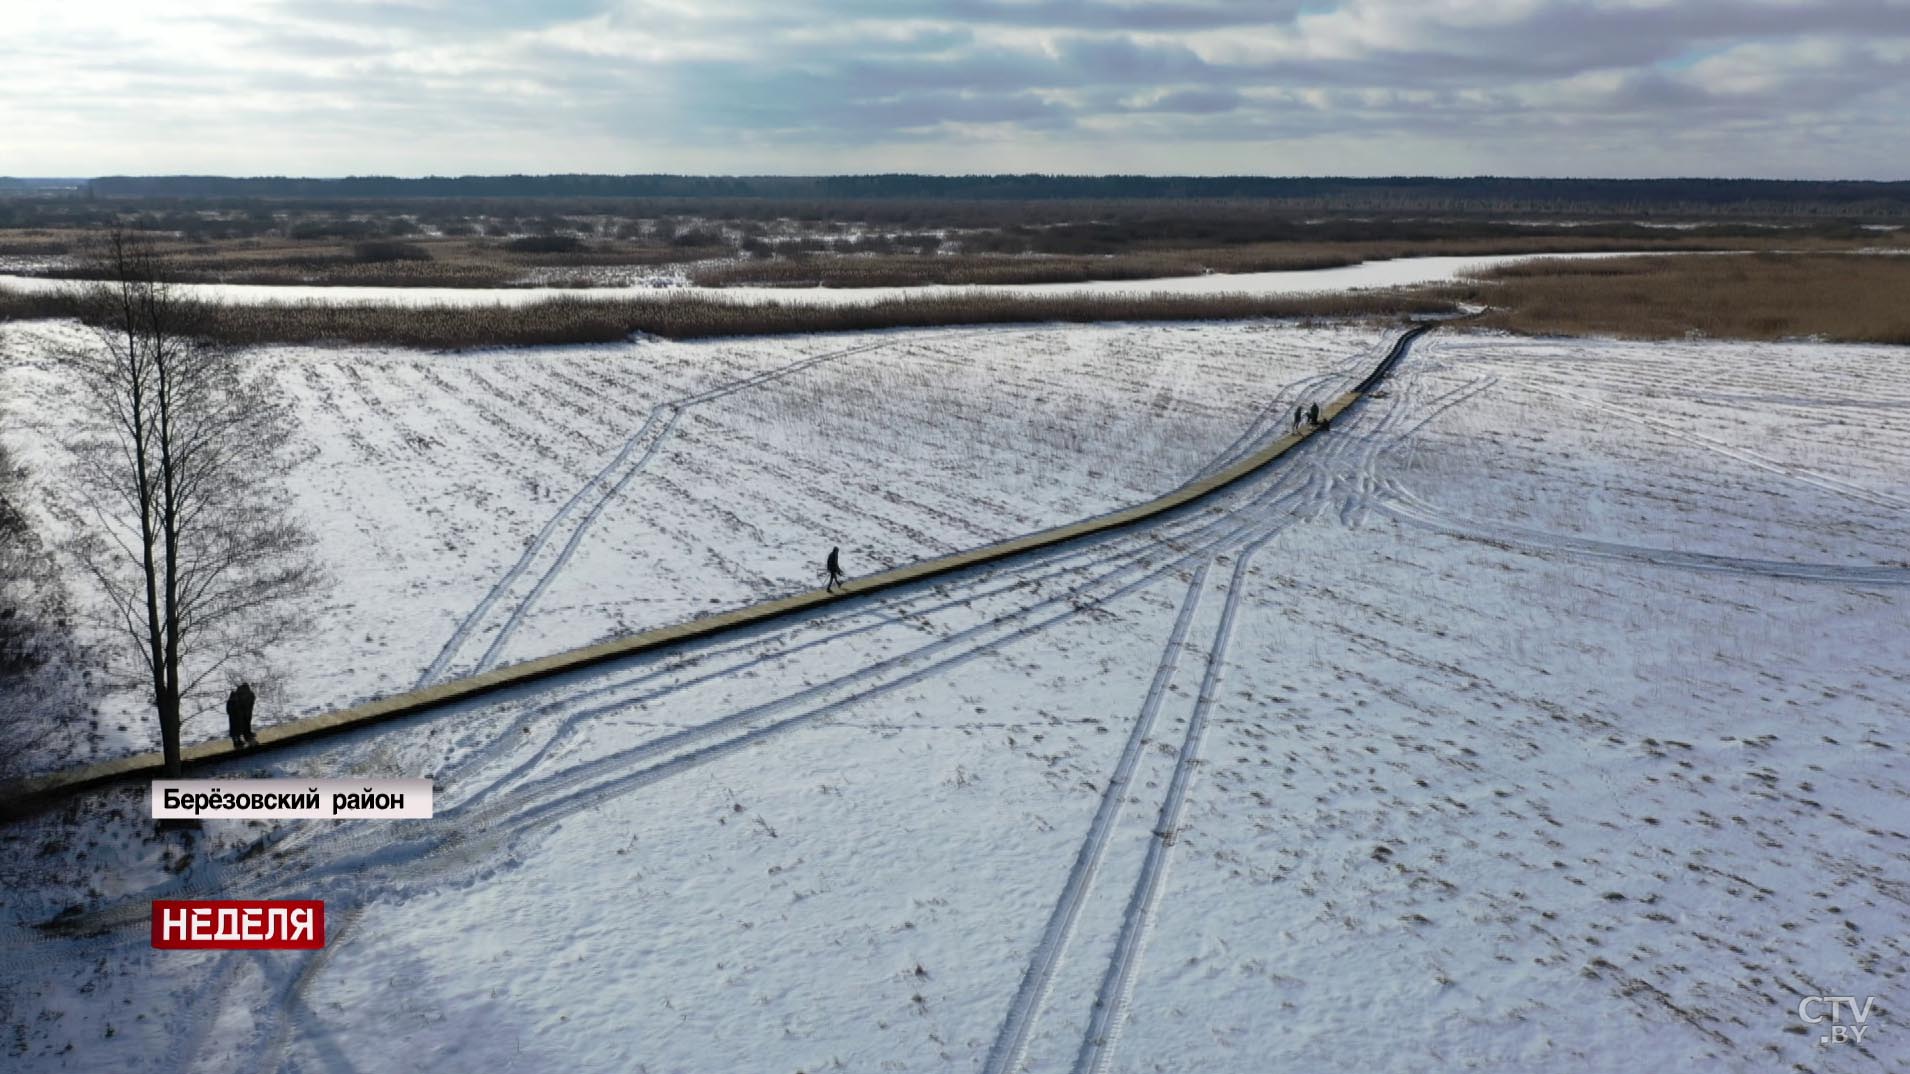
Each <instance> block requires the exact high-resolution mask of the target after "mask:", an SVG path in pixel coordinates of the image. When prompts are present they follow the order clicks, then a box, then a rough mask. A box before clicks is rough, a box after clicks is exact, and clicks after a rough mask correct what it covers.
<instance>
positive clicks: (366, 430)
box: [0, 322, 1385, 765]
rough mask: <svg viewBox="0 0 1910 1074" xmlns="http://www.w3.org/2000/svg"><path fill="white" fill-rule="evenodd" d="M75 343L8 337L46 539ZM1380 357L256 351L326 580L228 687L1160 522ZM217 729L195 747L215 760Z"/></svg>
mask: <svg viewBox="0 0 1910 1074" xmlns="http://www.w3.org/2000/svg"><path fill="white" fill-rule="evenodd" d="M87 339H88V337H87V335H86V334H85V333H84V332H83V331H81V330H79V329H77V328H74V327H71V326H58V327H55V326H50V325H32V326H13V327H11V328H5V329H0V388H4V390H5V391H6V393H7V394H8V396H10V397H12V398H15V399H17V400H18V405H17V407H16V409H17V410H18V411H19V413H20V415H21V417H22V418H24V419H27V420H26V421H25V422H24V423H23V424H24V428H21V429H18V430H16V431H14V433H13V434H12V436H11V438H10V443H11V444H12V445H13V447H14V448H15V450H16V452H17V453H18V455H19V457H20V458H21V459H22V461H23V462H27V463H29V464H31V466H32V468H33V470H34V472H35V475H36V479H37V481H36V483H37V489H38V492H39V495H38V497H36V498H37V500H38V504H39V507H40V513H39V517H38V519H37V521H38V523H39V525H40V527H41V528H42V531H43V532H46V533H48V534H57V533H58V532H60V527H61V526H62V524H63V523H64V520H65V518H66V517H68V516H70V515H71V514H73V513H74V512H77V511H80V509H81V508H82V506H83V505H81V504H79V503H78V502H76V501H75V500H74V499H73V491H72V489H71V488H70V487H68V485H67V483H66V482H64V481H63V480H61V474H62V472H63V465H64V462H63V460H64V452H63V448H62V447H61V445H63V444H65V443H66V442H68V441H69V440H70V439H71V437H70V434H69V433H68V431H67V430H68V424H67V423H68V422H69V421H70V420H71V419H72V417H73V416H74V415H73V414H72V412H71V410H70V408H69V407H67V406H64V405H62V400H63V399H65V398H66V397H67V394H68V392H69V391H70V388H69V387H68V386H67V384H66V382H65V380H64V377H63V374H62V373H61V372H60V370H59V366H58V363H57V359H56V354H57V351H58V348H59V347H61V346H66V345H83V344H85V343H86V342H87ZM1384 344H1385V335H1384V333H1383V332H1382V331H1381V330H1380V329H1378V328H1370V327H1365V328H1335V329H1317V330H1301V329H1298V328H1295V327H1293V326H1291V325H1281V324H1277V323H1273V322H1259V323H1243V324H1233V325H1173V324H1162V325H1142V326H1131V325H1130V326H1122V325H1114V326H1105V327H1095V328H1087V329H1080V328H1064V327H1004V328H979V329H945V330H935V331H914V332H886V333H883V332H878V333H866V334H858V335H849V336H818V337H785V338H776V339H757V340H746V341H716V342H696V343H670V342H665V341H656V340H648V341H642V342H632V343H624V344H615V345H607V346H582V347H561V348H542V349H531V350H497V351H489V352H474V353H465V354H458V355H441V354H428V353H421V352H408V351H395V350H385V351H367V350H360V349H350V348H345V349H327V348H303V347H281V348H270V349H265V350H261V351H258V352H256V354H255V358H256V360H257V361H258V362H260V363H261V364H263V365H264V366H265V367H267V368H268V369H269V370H270V371H271V374H272V375H273V376H274V377H275V379H276V380H277V381H278V383H279V384H280V386H281V387H282V389H283V390H284V391H286V392H287V393H288V394H289V395H290V396H291V397H292V398H293V399H294V401H295V405H296V409H297V411H298V413H299V416H300V423H301V442H300V443H299V444H297V445H295V453H296V454H297V455H298V456H299V457H300V459H301V462H300V464H299V468H298V472H297V476H296V477H295V487H296V491H297V493H298V497H299V506H300V513H301V515H302V516H303V517H304V518H305V519H306V520H307V522H308V523H309V524H310V525H311V526H312V528H313V529H314V530H315V531H316V534H317V537H318V543H319V548H320V550H321V555H322V559H323V562H324V564H325V566H327V567H328V568H329V570H330V572H331V574H332V576H333V578H334V579H335V585H334V587H333V589H332V591H331V593H330V594H329V595H328V597H327V599H326V600H325V602H324V604H323V606H321V607H318V608H316V609H314V611H313V616H314V619H313V626H312V629H311V631H310V636H309V639H307V640H304V641H302V642H301V643H300V644H299V645H298V646H296V647H294V648H293V649H291V650H290V651H287V652H285V653H284V654H283V656H282V658H281V662H280V666H278V667H277V668H274V669H271V670H267V669H260V668H252V669H247V670H248V675H249V677H250V678H251V680H252V681H253V682H254V683H255V684H260V685H263V686H265V687H266V688H267V689H266V692H265V694H264V695H263V696H262V698H261V701H260V707H259V717H258V720H259V726H266V725H269V724H270V723H273V722H277V721H278V720H280V719H284V718H287V717H293V716H299V715H307V714H311V713H315V712H322V711H329V710H332V709H336V708H341V707H345V706H347V705H350V704H355V703H358V702H361V701H365V700H369V699H371V698H375V697H382V696H387V695H389V694H392V693H396V692H399V691H402V690H405V689H409V688H410V687H412V686H414V685H423V684H427V683H430V682H436V681H442V680H444V679H447V678H451V677H455V676H458V675H465V674H471V673H473V672H476V671H478V670H483V669H488V668H490V667H495V666H498V665H499V664H503V663H510V662H514V661H519V660H525V659H530V658H533V657H538V656H544V655H548V654H550V653H554V652H558V651H561V650H564V649H569V648H574V647H577V646H581V645H586V644H590V643H592V642H596V641H600V640H603V639H605V638H607V637H610V636H614V635H617V634H623V633H629V632H632V631H636V630H641V629H645V628H648V627H656V626H664V625H668V624H671V623H676V622H682V621H685V620H688V619H690V618H692V617H694V616H696V615H699V614H703V613H706V612H710V611H720V610H723V609H726V608H731V607H737V606H741V605H744V604H749V603H753V602H755V601H759V600H764V599H768V598H770V597H774V596H780V595H784V594H788V593H792V592H797V591H801V590H804V589H808V588H811V587H813V586H814V585H816V584H817V582H818V577H817V572H818V570H819V567H820V563H821V560H822V556H823V555H824V554H825V553H826V552H827V550H828V548H829V547H830V546H831V545H841V546H842V547H843V548H844V551H845V565H846V567H847V569H848V570H849V571H850V573H852V574H868V573H873V572H875V571H876V570H879V569H882V568H887V567H891V566H896V565H900V564H903V563H908V562H914V561H918V560H922V559H928V558H932V557H934V556H938V555H942V554H945V553H948V552H953V551H959V550H962V549H966V548H972V547H976V546H979V545H984V544H989V543H993V542H995V541H998V540H1003V539H1006V538H1008V537H1012V536H1017V535H1019V534H1022V533H1026V532H1030V531H1033V530H1038V529H1043V528H1046V527H1048V526H1052V525H1058V524H1061V523H1064V522H1069V521H1073V520H1075V519H1078V518H1083V517H1087V516H1091V515H1096V514H1101V513H1103V512H1107V511H1111V510H1115V509H1118V508H1121V507H1125V506H1128V505H1131V504H1134V503H1139V502H1142V501H1144V500H1147V499H1151V498H1153V497H1154V496H1157V495H1160V494H1162V493H1164V492H1167V491H1169V490H1171V489H1173V488H1175V487H1178V486H1179V485H1181V484H1183V483H1185V482H1186V481H1188V480H1190V479H1191V478H1192V477H1193V476H1195V474H1196V472H1197V471H1199V470H1200V469H1201V468H1202V467H1203V466H1205V465H1206V464H1207V463H1208V462H1209V461H1210V460H1212V459H1213V458H1214V457H1215V456H1216V455H1218V454H1219V453H1221V452H1222V451H1223V450H1226V449H1228V448H1229V447H1230V446H1232V445H1233V444H1234V442H1235V441H1236V440H1237V439H1238V438H1239V437H1240V436H1241V434H1242V433H1243V432H1247V431H1250V427H1251V426H1252V423H1253V422H1254V420H1255V418H1256V417H1257V416H1258V415H1260V414H1261V413H1262V412H1263V411H1266V410H1268V409H1270V408H1271V409H1278V410H1285V409H1287V408H1288V407H1290V405H1291V402H1293V401H1297V399H1298V397H1299V394H1300V393H1301V392H1303V391H1306V392H1312V393H1313V397H1316V398H1317V397H1321V396H1324V395H1326V394H1327V393H1329V392H1330V391H1337V390H1340V389H1341V388H1343V387H1345V386H1346V385H1348V384H1350V383H1352V382H1353V381H1355V380H1357V379H1358V377H1359V376H1360V375H1362V374H1363V372H1364V370H1365V369H1366V368H1368V367H1370V366H1371V364H1372V363H1373V362H1375V361H1377V360H1378V356H1379V354H1380V353H1382V351H1381V348H1382V347H1383V346H1384ZM75 584H76V585H78V584H79V580H78V579H76V581H75ZM88 592H90V591H88V590H85V589H84V587H82V588H81V592H80V593H79V594H78V595H80V596H81V597H82V598H84V597H86V596H87V593H88ZM87 603H91V604H93V605H99V604H100V603H101V601H100V600H99V599H97V598H96V599H93V600H91V601H88V602H87ZM92 638H93V640H96V641H98V642H99V643H100V644H109V642H108V641H107V640H106V639H105V638H103V637H100V636H99V635H92ZM219 700H220V698H219V697H217V696H208V697H203V698H200V699H199V710H198V712H199V714H198V715H197V716H196V717H195V718H193V719H191V720H189V722H188V725H187V728H188V737H190V738H200V737H215V736H217V735H218V734H219V733H220V732H221V731H222V729H223V726H224V725H223V715H222V710H221V709H219V707H218V702H219ZM141 714H142V710H141V708H140V704H139V701H138V699H137V697H134V696H120V697H113V698H109V699H106V700H105V701H103V703H102V714H101V719H102V721H103V723H104V725H105V729H106V734H105V735H104V737H103V738H102V739H101V740H100V741H98V742H97V743H90V744H82V743H77V742H74V743H70V744H69V745H70V746H71V747H72V748H75V749H77V748H81V747H82V746H86V747H88V748H91V749H93V750H94V751H95V752H96V754H97V755H103V756H115V755H118V754H121V753H124V752H128V751H129V750H133V749H145V748H150V731H149V728H148V726H147V722H146V721H145V720H144V719H143V718H142V715H141ZM122 725H123V726H124V728H125V729H126V730H124V731H118V730H117V729H118V728H120V727H121V726H122ZM61 741H62V740H60V739H57V738H56V739H52V740H49V742H48V743H47V744H48V745H56V744H60V743H61ZM90 759H95V756H94V755H85V754H82V755H79V756H72V755H68V756H65V757H61V756H51V755H50V756H46V757H45V758H44V759H43V760H42V763H43V764H46V765H51V764H53V763H55V762H58V761H61V760H65V761H73V760H90Z"/></svg>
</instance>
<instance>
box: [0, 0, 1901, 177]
mask: <svg viewBox="0 0 1910 1074" xmlns="http://www.w3.org/2000/svg"><path fill="white" fill-rule="evenodd" d="M17 6H18V7H20V8H21V10H20V11H19V12H17V13H16V12H9V26H8V32H7V34H6V35H5V37H4V38H0V66H4V68H5V69H6V71H7V76H6V78H5V79H4V80H0V129H5V130H6V131H7V137H6V146H5V158H4V159H3V160H0V171H7V172H11V173H15V174H93V173H107V172H139V173H154V172H187V171H195V172H203V171H217V172H237V173H246V174H259V173H274V172H303V173H308V174H341V173H346V172H366V171H390V172H399V173H406V174H422V173H432V172H454V171H456V172H468V171H482V172H506V171H571V170H613V171H625V170H629V171H656V170H679V171H706V170H716V171H729V172H771V171H789V172H817V171H839V170H842V169H845V168H855V169H881V170H888V169H894V168H913V169H922V170H930V171H942V172H949V171H969V170H974V169H977V168H1002V169H1007V170H1090V171H1097V172H1109V171H1161V170H1164V169H1165V170H1187V171H1208V172H1243V171H1260V170H1270V169H1271V170H1278V171H1289V172H1290V171H1296V170H1297V171H1307V172H1313V173H1322V172H1370V171H1374V170H1379V171H1390V172H1400V171H1412V172H1438V171H1456V172H1463V173H1476V172H1518V173H1537V174H1587V175H1627V174H1663V173H1679V174H1689V173H1699V172H1703V173H1712V174H1717V173H1734V174H1747V175H1797V176H1807V175H1808V176H1817V175H1824V174H1828V173H1838V172H1844V173H1848V174H1850V175H1852V176H1856V177H1874V178H1903V177H1905V176H1907V175H1910V150H1906V149H1904V148H1901V147H1903V146H1906V145H1910V137H1906V135H1910V119H1907V118H1906V116H1910V107H1906V104H1910V102H1906V100H1905V97H1906V91H1905V89H1904V87H1905V86H1906V85H1907V84H1910V78H1906V77H1905V76H1906V74H1907V73H1910V72H1906V70H1905V68H1906V62H1907V61H1910V0H1838V2H1834V3H1803V2H1789V0H1679V2H1676V3H1672V2H1668V0H1590V2H1574V0H1344V2H1342V3H1340V4H1337V5H1335V6H1331V7H1327V6H1324V5H1321V4H1317V3H1308V4H1306V5H1304V9H1305V10H1304V12H1303V11H1302V7H1303V5H1302V4H1301V3H1299V0H1290V2H1289V0H1207V2H1201V3H1192V2H1190V3H1167V2H1155V0H1127V2H1118V3H1117V2H1110V0H779V2H770V0H456V2H453V0H272V2H267V3H260V2H252V3H242V2H237V0H192V2H189V3H185V2H175V0H153V2H126V3H105V2H91V3H87V2H80V3H72V4H63V5H52V4H28V5H17ZM1812 132H1821V134H1820V135H1819V136H1818V137H1817V140H1816V141H1813V133H1812ZM1408 151H1410V152H1408ZM1275 159H1278V160H1283V161H1287V162H1289V163H1288V165H1287V166H1285V167H1282V168H1272V166H1271V165H1270V164H1269V163H1268V161H1270V160H1275ZM1296 160H1303V161H1305V162H1306V165H1307V166H1306V167H1304V168H1295V167H1293V166H1292V164H1291V162H1293V161H1296ZM1376 162H1383V163H1376Z"/></svg>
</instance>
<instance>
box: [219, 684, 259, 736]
mask: <svg viewBox="0 0 1910 1074" xmlns="http://www.w3.org/2000/svg"><path fill="white" fill-rule="evenodd" d="M257 700H258V695H257V694H255V693H253V692H252V687H251V685H250V684H249V683H240V684H239V688H238V689H236V690H234V691H232V693H231V694H229V695H228V696H227V697H226V699H225V720H226V726H227V727H228V728H229V729H230V730H231V732H232V735H233V737H235V738H237V737H239V736H242V735H249V734H251V733H252V704H253V702H255V701H257Z"/></svg>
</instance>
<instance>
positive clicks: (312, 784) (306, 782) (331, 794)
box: [152, 779, 431, 820]
mask: <svg viewBox="0 0 1910 1074" xmlns="http://www.w3.org/2000/svg"><path fill="white" fill-rule="evenodd" d="M152 813H153V819H154V820H187V819H205V820H272V819H275V818H276V819H284V820H299V819H323V820H425V819H428V818H429V817H430V816H431V781H430V780H428V779H165V780H154V781H153V789H152Z"/></svg>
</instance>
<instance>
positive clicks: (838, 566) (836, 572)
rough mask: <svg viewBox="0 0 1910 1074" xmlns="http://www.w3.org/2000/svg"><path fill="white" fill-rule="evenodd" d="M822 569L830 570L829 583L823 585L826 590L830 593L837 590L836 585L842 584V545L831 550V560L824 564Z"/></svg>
mask: <svg viewBox="0 0 1910 1074" xmlns="http://www.w3.org/2000/svg"><path fill="white" fill-rule="evenodd" d="M822 569H823V570H825V571H828V572H829V584H828V585H826V586H824V587H823V589H824V591H825V592H830V593H833V592H835V589H836V587H837V586H839V585H841V584H842V546H841V545H837V546H836V547H834V548H831V549H830V550H829V561H828V562H827V563H824V564H823V567H822Z"/></svg>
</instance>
